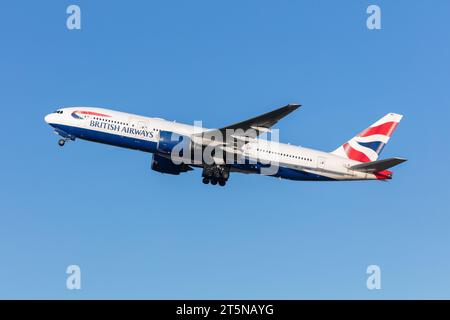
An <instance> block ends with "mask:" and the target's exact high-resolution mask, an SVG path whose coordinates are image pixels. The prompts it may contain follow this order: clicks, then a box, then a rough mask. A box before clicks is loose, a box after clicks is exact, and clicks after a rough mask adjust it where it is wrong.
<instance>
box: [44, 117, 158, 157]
mask: <svg viewBox="0 0 450 320" xmlns="http://www.w3.org/2000/svg"><path fill="white" fill-rule="evenodd" d="M51 126H53V127H54V128H55V129H57V130H62V131H64V132H66V133H68V134H70V135H72V136H75V137H77V138H80V139H83V140H88V141H93V142H100V143H104V144H109V145H112V146H116V147H122V148H128V149H133V150H140V151H145V152H156V142H154V141H148V140H143V139H138V138H130V137H125V136H121V135H117V134H113V133H108V132H102V131H96V130H91V129H85V128H79V127H73V126H66V125H62V124H51Z"/></svg>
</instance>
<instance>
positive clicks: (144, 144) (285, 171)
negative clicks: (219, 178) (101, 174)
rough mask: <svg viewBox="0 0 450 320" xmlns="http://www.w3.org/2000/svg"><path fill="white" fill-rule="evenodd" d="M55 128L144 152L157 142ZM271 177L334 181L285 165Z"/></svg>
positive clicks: (249, 167) (257, 169)
mask: <svg viewBox="0 0 450 320" xmlns="http://www.w3.org/2000/svg"><path fill="white" fill-rule="evenodd" d="M50 125H51V126H52V127H54V128H55V129H57V130H61V131H63V132H65V133H67V134H69V135H71V136H74V137H76V138H79V139H83V140H87V141H93V142H99V143H104V144H109V145H112V146H117V147H122V148H128V149H133V150H140V151H144V152H150V153H154V152H156V146H157V143H156V142H153V141H148V140H143V139H138V138H130V137H125V136H121V135H117V134H113V133H108V132H102V131H96V130H91V129H85V128H79V127H74V126H67V125H61V124H50ZM231 167H233V168H236V169H240V170H245V171H247V172H253V173H258V174H260V173H261V168H263V167H267V164H262V163H259V162H258V163H255V164H252V163H250V162H249V161H246V162H245V163H244V164H232V165H231ZM270 176H271V177H277V178H282V179H289V180H302V181H335V179H331V178H328V177H325V176H322V175H319V174H315V173H310V172H306V171H302V170H296V169H292V168H287V167H279V168H278V171H277V173H276V174H273V175H270Z"/></svg>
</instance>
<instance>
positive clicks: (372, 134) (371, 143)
mask: <svg viewBox="0 0 450 320" xmlns="http://www.w3.org/2000/svg"><path fill="white" fill-rule="evenodd" d="M402 117H403V116H402V115H400V114H396V113H388V114H387V115H385V116H384V117H383V118H381V119H380V120H378V121H377V122H375V123H374V124H372V125H371V126H370V127H368V128H367V129H365V130H364V131H362V132H361V133H360V134H358V135H357V136H355V137H353V138H352V139H350V140H349V141H347V142H346V143H344V144H343V145H341V146H340V147H339V148H337V149H336V150H334V151H333V152H332V154H335V155H337V156H340V157H344V158H348V159H352V160H355V161H359V162H371V161H375V160H377V159H378V156H379V155H380V153H381V151H382V150H383V148H384V146H385V145H386V143H388V141H389V139H390V138H391V136H392V133H393V132H394V130H395V128H397V126H398V124H399V122H400V120H401V119H402Z"/></svg>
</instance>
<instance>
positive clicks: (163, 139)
mask: <svg viewBox="0 0 450 320" xmlns="http://www.w3.org/2000/svg"><path fill="white" fill-rule="evenodd" d="M299 107H300V105H298V104H289V105H287V106H284V107H282V108H279V109H276V110H273V111H271V112H268V113H265V114H263V115H260V116H258V117H255V118H252V119H249V120H245V121H242V122H238V123H235V124H232V125H230V126H227V127H223V128H220V129H205V128H200V127H198V126H191V125H187V124H181V123H176V122H174V121H167V120H164V119H161V118H149V117H144V116H139V115H134V114H129V113H124V112H119V111H114V110H109V109H103V108H90V107H69V108H62V109H58V110H57V111H55V112H53V113H50V114H48V115H47V116H45V121H46V122H47V123H48V124H49V125H51V126H52V127H53V128H54V130H55V132H56V133H57V134H58V135H60V136H61V137H62V138H61V139H60V140H59V141H58V143H59V145H60V146H64V144H65V143H66V142H67V141H68V140H75V139H83V140H88V141H94V142H99V143H104V144H109V145H113V146H118V147H122V148H128V149H134V150H141V151H144V152H149V153H152V154H153V159H152V163H151V168H152V169H153V170H155V171H158V172H162V173H168V174H174V175H178V174H180V173H183V172H187V171H190V170H193V168H202V170H203V171H202V177H203V183H205V184H208V183H211V184H213V185H216V184H219V185H221V186H224V185H225V184H226V182H227V181H228V179H229V177H230V173H233V172H239V173H247V174H249V173H254V174H265V175H268V176H272V177H277V178H282V179H290V180H303V181H337V180H339V181H342V180H387V179H391V178H392V172H391V171H389V170H388V169H389V168H391V167H393V166H395V165H398V164H400V163H402V162H404V161H406V159H402V158H389V159H383V160H378V156H379V155H380V153H381V151H382V150H383V147H384V146H385V145H386V143H387V142H388V141H389V138H390V137H391V135H392V133H393V132H394V130H395V128H396V127H397V125H398V123H399V122H400V120H401V119H402V115H399V114H395V113H388V114H387V115H385V116H384V117H383V118H381V119H380V120H378V121H377V122H375V123H374V124H372V125H371V126H370V127H368V128H367V129H365V130H363V131H362V132H361V133H359V134H358V135H356V136H355V137H353V138H352V139H350V140H349V141H347V142H345V143H344V144H342V145H341V146H339V147H338V148H337V149H336V150H334V151H332V152H323V151H318V150H313V149H307V148H303V147H298V146H293V145H290V144H283V143H279V142H277V141H270V140H268V139H262V138H261V135H267V134H269V133H271V132H272V130H271V128H272V126H273V125H275V124H276V123H277V122H278V121H279V120H280V119H282V118H283V117H285V116H287V115H288V114H290V113H291V112H293V111H294V110H296V109H297V108H299ZM180 150H181V151H180ZM207 151H208V152H207ZM199 153H200V157H197V154H199ZM207 155H208V156H207Z"/></svg>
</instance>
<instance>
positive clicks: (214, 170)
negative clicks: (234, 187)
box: [202, 166, 230, 187]
mask: <svg viewBox="0 0 450 320" xmlns="http://www.w3.org/2000/svg"><path fill="white" fill-rule="evenodd" d="M202 177H203V183H204V184H208V183H210V182H211V184H212V185H213V186H215V185H217V184H219V186H221V187H223V186H225V184H226V183H227V181H228V178H229V177H230V168H229V167H225V166H205V167H204V168H203V173H202Z"/></svg>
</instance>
